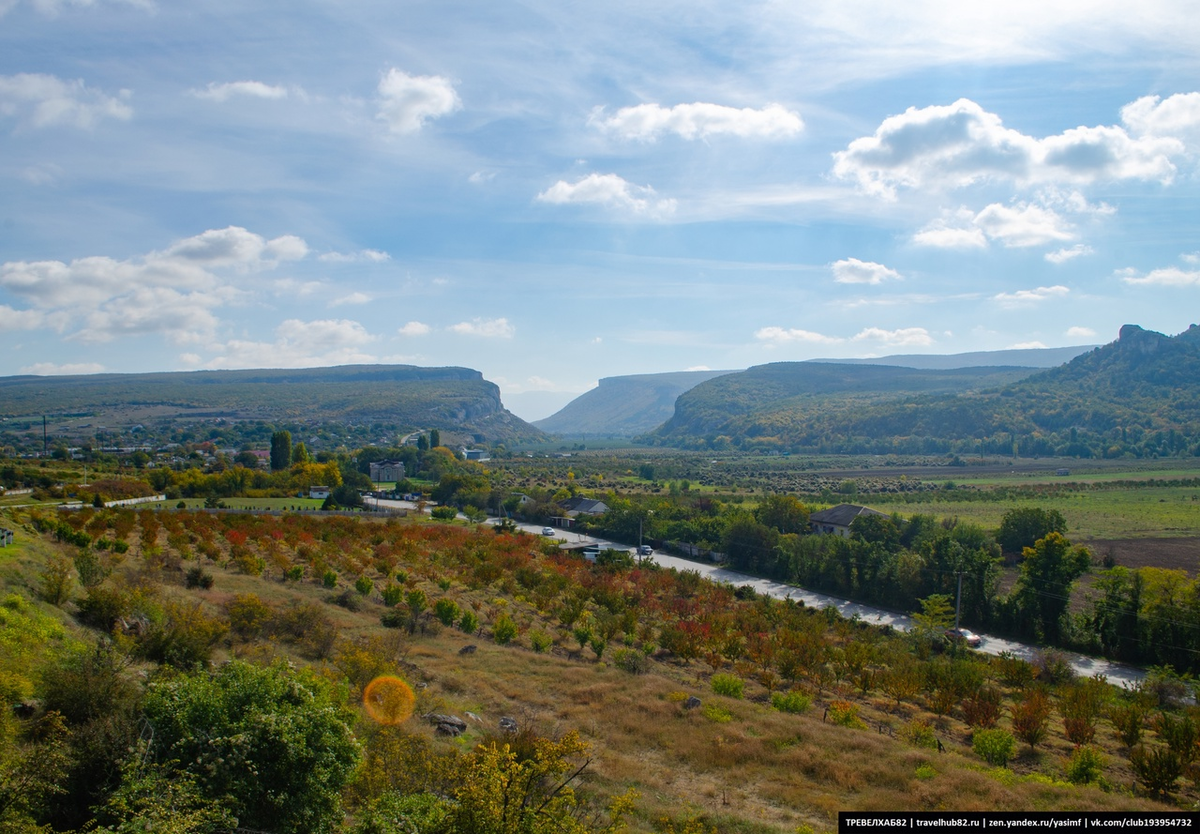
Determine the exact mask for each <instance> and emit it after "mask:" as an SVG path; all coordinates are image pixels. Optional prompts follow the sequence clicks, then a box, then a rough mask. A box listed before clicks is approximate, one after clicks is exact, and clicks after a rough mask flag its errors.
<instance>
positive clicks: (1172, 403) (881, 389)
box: [644, 325, 1200, 457]
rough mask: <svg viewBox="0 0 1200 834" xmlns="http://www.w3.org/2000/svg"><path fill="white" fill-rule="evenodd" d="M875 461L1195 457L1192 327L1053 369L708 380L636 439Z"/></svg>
mask: <svg viewBox="0 0 1200 834" xmlns="http://www.w3.org/2000/svg"><path fill="white" fill-rule="evenodd" d="M644 439H645V440H646V441H648V442H652V443H656V444H661V445H668V446H679V447H685V448H741V449H747V450H751V449H757V450H782V451H825V452H846V453H873V454H884V453H889V452H904V453H958V452H967V451H989V452H997V453H1009V454H1013V453H1016V454H1021V455H1028V456H1032V455H1052V454H1065V455H1071V456H1109V457H1114V456H1124V455H1158V454H1181V453H1187V452H1189V451H1191V450H1193V449H1194V450H1195V452H1196V453H1200V442H1198V441H1200V327H1197V326H1196V325H1193V326H1192V327H1191V328H1189V329H1188V330H1187V331H1185V332H1183V333H1180V334H1179V335H1177V336H1165V335H1163V334H1161V333H1156V332H1153V331H1148V330H1143V329H1142V328H1140V327H1138V326H1136V325H1126V326H1125V327H1122V328H1121V331H1120V335H1119V338H1118V339H1117V341H1115V342H1112V343H1110V344H1108V345H1104V346H1102V347H1098V348H1094V349H1092V350H1089V351H1087V352H1086V353H1082V354H1080V355H1078V356H1076V357H1075V358H1074V359H1072V360H1071V361H1070V362H1067V363H1066V364H1063V365H1060V366H1058V367H1055V368H1050V369H1048V370H1040V371H1039V370H1036V369H1031V368H1012V367H1009V368H1004V367H1001V368H987V367H974V368H957V369H928V370H920V369H913V368H902V367H899V366H884V365H847V364H833V363H817V362H813V363H807V362H786V363H774V364H771V365H761V366H757V367H754V368H750V369H748V370H746V371H743V372H741V373H738V374H729V375H725V376H721V377H717V378H715V379H712V380H709V381H707V382H704V383H702V384H700V385H698V386H696V387H695V388H693V389H691V390H690V391H687V392H685V393H684V394H683V395H681V396H680V397H679V399H678V401H677V402H676V407H675V415H674V416H673V417H672V418H671V419H670V420H669V421H667V423H665V424H664V425H663V426H661V427H660V428H658V429H656V430H655V431H654V432H651V433H649V434H648V435H646V436H645V438H644Z"/></svg>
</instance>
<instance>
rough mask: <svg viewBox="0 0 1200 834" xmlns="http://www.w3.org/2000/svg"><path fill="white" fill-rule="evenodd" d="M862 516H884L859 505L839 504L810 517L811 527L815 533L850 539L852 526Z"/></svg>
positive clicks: (877, 511)
mask: <svg viewBox="0 0 1200 834" xmlns="http://www.w3.org/2000/svg"><path fill="white" fill-rule="evenodd" d="M860 515H882V516H886V515H887V513H881V512H879V510H872V509H871V508H870V507H860V506H859V505H858V504H838V505H837V506H836V507H830V508H829V509H827V510H820V511H819V512H815V513H813V514H812V515H810V516H809V517H808V523H809V526H811V527H812V531H813V532H814V533H831V534H833V535H835V536H843V537H845V538H849V537H850V524H851V522H853V521H854V519H856V518H858V517H859V516H860Z"/></svg>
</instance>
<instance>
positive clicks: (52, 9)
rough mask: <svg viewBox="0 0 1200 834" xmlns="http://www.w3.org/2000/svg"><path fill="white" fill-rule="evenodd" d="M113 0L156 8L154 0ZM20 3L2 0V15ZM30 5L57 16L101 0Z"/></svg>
mask: <svg viewBox="0 0 1200 834" xmlns="http://www.w3.org/2000/svg"><path fill="white" fill-rule="evenodd" d="M113 2H116V3H117V4H118V5H125V6H134V7H136V8H140V9H145V10H146V11H152V10H153V9H154V2H153V0H113ZM18 3H20V0H0V17H3V16H4V14H5V13H6V12H7V11H8V10H9V9H12V8H14V7H15V6H17V4H18ZM29 5H31V6H33V8H35V9H36V10H37V11H38V12H39V13H41V14H43V15H46V16H47V17H56V16H57V15H58V14H59V13H60V12H61V11H62V10H63V8H64V7H66V6H72V7H76V8H86V7H88V6H95V5H99V2H98V0H29Z"/></svg>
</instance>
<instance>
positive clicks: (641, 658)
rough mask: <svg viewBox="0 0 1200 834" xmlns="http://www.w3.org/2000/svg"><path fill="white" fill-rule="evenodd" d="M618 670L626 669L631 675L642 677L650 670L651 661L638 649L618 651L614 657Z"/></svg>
mask: <svg viewBox="0 0 1200 834" xmlns="http://www.w3.org/2000/svg"><path fill="white" fill-rule="evenodd" d="M613 662H614V663H615V664H616V665H617V668H619V669H624V670H625V671H626V672H628V673H629V674H631V675H640V674H642V673H643V672H645V671H646V670H647V669H649V668H650V659H649V658H648V657H646V655H645V654H643V653H642V652H640V651H638V650H637V649H629V648H624V649H617V653H616V654H615V655H613Z"/></svg>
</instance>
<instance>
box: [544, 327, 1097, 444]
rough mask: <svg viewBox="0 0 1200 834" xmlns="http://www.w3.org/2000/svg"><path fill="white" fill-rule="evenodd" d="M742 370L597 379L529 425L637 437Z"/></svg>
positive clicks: (1062, 357) (945, 359)
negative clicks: (678, 405) (681, 401)
mask: <svg viewBox="0 0 1200 834" xmlns="http://www.w3.org/2000/svg"><path fill="white" fill-rule="evenodd" d="M1091 349H1092V346H1084V347H1066V348H1027V349H1013V350H999V351H978V352H974V353H958V354H950V355H942V354H904V355H894V356H881V357H878V358H872V359H813V360H809V362H808V363H805V364H810V363H811V364H833V365H897V366H901V367H906V368H917V369H927V370H928V369H944V370H950V369H954V368H969V367H980V366H1013V367H1022V368H1034V369H1036V368H1052V367H1055V366H1057V365H1061V364H1062V363H1064V362H1067V361H1069V360H1071V359H1073V358H1074V357H1075V356H1078V355H1079V354H1080V353H1083V352H1085V351H1088V350H1091ZM733 373H740V371H677V372H671V373H661V374H634V375H630V376H614V377H607V378H605V379H602V380H600V384H599V385H598V386H597V387H596V388H593V389H592V390H590V391H587V392H585V393H584V394H581V395H580V396H578V397H576V398H575V399H574V400H572V401H571V402H570V403H568V404H567V405H566V406H564V407H563V408H562V409H560V410H559V411H557V412H555V413H554V414H552V415H551V416H549V417H546V418H544V419H541V420H534V421H533V425H535V426H537V427H538V428H539V429H541V430H542V431H545V432H549V433H550V434H561V435H567V436H570V435H576V436H588V435H591V436H600V437H636V436H638V435H642V434H646V433H648V432H652V431H654V430H655V429H656V428H658V427H659V426H661V425H662V424H663V423H665V422H667V421H668V420H670V419H671V418H672V417H673V416H674V414H675V402H676V400H677V399H678V398H679V396H680V395H681V394H683V393H684V392H685V391H690V390H691V389H692V388H694V387H696V386H697V385H700V384H701V383H704V382H707V381H708V380H710V379H715V378H716V377H719V376H724V375H726V374H733Z"/></svg>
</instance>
